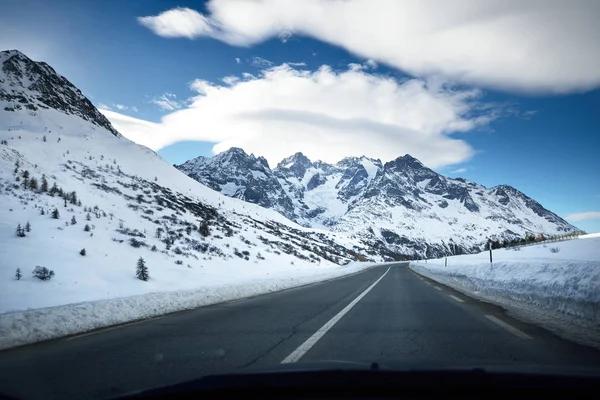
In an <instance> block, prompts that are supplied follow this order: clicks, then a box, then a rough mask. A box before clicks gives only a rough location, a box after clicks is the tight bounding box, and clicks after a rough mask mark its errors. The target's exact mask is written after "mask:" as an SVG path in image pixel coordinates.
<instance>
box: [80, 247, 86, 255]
mask: <svg viewBox="0 0 600 400" xmlns="http://www.w3.org/2000/svg"><path fill="white" fill-rule="evenodd" d="M79 254H81V255H82V256H85V255H86V251H85V248H83V249H81V250H80V251H79Z"/></svg>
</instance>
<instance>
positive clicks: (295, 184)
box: [177, 148, 577, 258]
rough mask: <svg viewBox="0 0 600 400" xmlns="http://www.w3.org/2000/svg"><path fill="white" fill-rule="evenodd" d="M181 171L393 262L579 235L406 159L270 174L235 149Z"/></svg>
mask: <svg viewBox="0 0 600 400" xmlns="http://www.w3.org/2000/svg"><path fill="white" fill-rule="evenodd" d="M177 168H179V169H180V170H181V171H183V172H185V173H186V174H188V175H189V176H190V177H192V178H194V179H196V180H198V181H199V182H202V183H204V184H206V185H207V186H209V187H211V188H213V189H214V190H217V191H219V192H221V193H223V194H226V195H228V196H231V197H235V198H239V199H242V200H245V201H247V202H250V203H254V204H258V205H261V206H263V207H266V208H271V209H273V210H276V211H278V212H280V213H281V214H282V215H284V216H286V217H287V218H289V219H292V220H294V221H296V222H298V223H299V224H301V225H303V226H306V227H318V228H321V229H329V230H330V231H333V232H339V233H345V234H348V235H350V236H352V237H355V238H358V239H360V240H361V241H363V242H364V243H366V244H368V245H369V246H370V247H371V248H374V249H377V251H378V252H379V253H380V254H391V255H392V254H393V255H394V257H396V258H421V257H428V258H432V257H436V256H442V255H446V254H464V253H476V252H478V251H480V250H481V248H482V247H483V246H484V245H485V243H486V242H487V240H488V239H489V238H490V237H491V236H492V235H497V237H498V238H499V239H500V240H507V241H510V240H513V239H516V238H522V237H524V236H525V235H527V234H534V235H537V234H539V233H544V234H545V235H554V234H560V233H565V232H572V231H577V228H576V227H574V226H572V225H570V224H569V223H567V222H566V221H565V220H563V219H562V218H560V217H558V216H557V215H556V214H554V213H552V212H550V211H548V210H546V209H545V208H544V207H542V206H541V205H540V204H539V203H537V202H536V201H535V200H533V199H531V198H529V197H527V196H526V195H525V194H523V193H521V192H520V191H518V190H517V189H515V188H513V187H510V186H507V185H500V186H495V187H492V188H486V187H485V186H482V185H478V184H476V183H475V182H471V181H468V180H465V179H462V178H456V179H452V178H448V177H445V176H442V175H440V174H438V173H436V172H435V171H433V170H431V169H429V168H427V167H425V166H424V165H423V164H422V163H421V162H419V161H418V160H417V159H415V158H413V157H411V156H410V155H405V156H402V157H398V158H397V159H395V160H393V161H390V162H387V163H385V164H382V163H381V161H379V160H373V159H369V158H367V157H360V158H357V157H348V158H345V159H343V160H342V161H340V162H338V163H337V164H334V165H332V164H327V163H324V162H321V161H317V162H312V161H311V160H309V159H308V158H307V157H306V156H304V155H303V154H301V153H296V154H295V155H293V156H291V157H288V158H286V159H284V160H283V161H281V162H280V163H279V164H278V165H277V167H276V168H274V169H270V168H269V166H268V163H267V162H266V160H265V159H264V158H256V157H254V156H253V155H248V154H246V153H245V152H244V151H243V150H242V149H238V148H232V149H229V150H228V151H226V152H223V153H221V154H219V155H217V156H215V157H213V158H205V157H197V158H195V159H193V160H190V161H187V162H186V163H184V164H182V165H180V166H177Z"/></svg>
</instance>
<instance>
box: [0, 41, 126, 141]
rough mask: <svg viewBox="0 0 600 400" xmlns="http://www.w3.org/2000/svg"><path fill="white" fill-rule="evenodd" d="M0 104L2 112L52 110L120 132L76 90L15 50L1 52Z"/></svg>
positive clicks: (41, 64)
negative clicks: (0, 104)
mask: <svg viewBox="0 0 600 400" xmlns="http://www.w3.org/2000/svg"><path fill="white" fill-rule="evenodd" d="M0 65H1V71H0V102H2V103H3V104H2V106H3V109H4V111H9V112H10V111H12V112H19V111H21V110H22V111H30V112H36V111H38V110H43V109H54V110H57V111H60V112H62V113H65V114H70V115H75V116H77V117H79V118H82V119H84V120H86V121H89V122H91V123H92V124H94V125H97V126H99V127H102V128H105V129H107V130H108V131H110V132H111V133H112V134H113V135H115V136H119V132H117V130H116V129H115V128H114V127H113V126H112V125H111V123H110V122H109V121H108V119H107V118H106V117H105V116H104V115H102V114H101V113H100V111H98V110H97V109H96V107H94V105H93V104H92V102H91V101H89V100H88V99H87V98H86V97H85V96H84V95H83V94H82V93H81V91H80V90H79V89H77V88H76V87H75V86H74V85H73V84H72V83H71V82H69V80H67V79H66V78H65V77H63V76H61V75H60V74H58V73H57V72H56V71H55V70H54V69H53V68H52V67H51V66H49V65H48V64H46V63H45V62H41V61H33V60H31V59H30V58H29V57H27V56H26V55H25V54H23V53H21V52H20V51H18V50H7V51H2V52H0Z"/></svg>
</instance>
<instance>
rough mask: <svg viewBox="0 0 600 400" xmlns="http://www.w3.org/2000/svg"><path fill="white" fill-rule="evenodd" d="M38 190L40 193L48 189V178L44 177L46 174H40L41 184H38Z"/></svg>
mask: <svg viewBox="0 0 600 400" xmlns="http://www.w3.org/2000/svg"><path fill="white" fill-rule="evenodd" d="M40 190H41V191H42V193H46V192H47V191H48V180H47V179H46V175H45V174H43V175H42V185H41V186H40Z"/></svg>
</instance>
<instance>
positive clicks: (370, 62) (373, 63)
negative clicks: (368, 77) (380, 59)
mask: <svg viewBox="0 0 600 400" xmlns="http://www.w3.org/2000/svg"><path fill="white" fill-rule="evenodd" d="M365 65H366V66H367V67H369V68H371V69H375V68H377V67H378V66H379V65H378V64H377V62H376V61H375V60H373V59H372V58H369V59H368V60H367V61H365Z"/></svg>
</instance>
